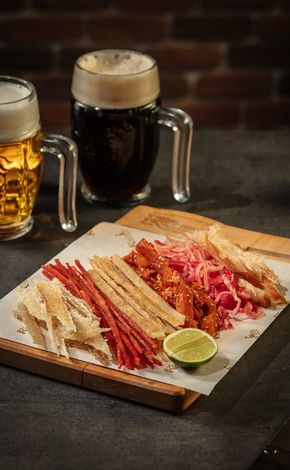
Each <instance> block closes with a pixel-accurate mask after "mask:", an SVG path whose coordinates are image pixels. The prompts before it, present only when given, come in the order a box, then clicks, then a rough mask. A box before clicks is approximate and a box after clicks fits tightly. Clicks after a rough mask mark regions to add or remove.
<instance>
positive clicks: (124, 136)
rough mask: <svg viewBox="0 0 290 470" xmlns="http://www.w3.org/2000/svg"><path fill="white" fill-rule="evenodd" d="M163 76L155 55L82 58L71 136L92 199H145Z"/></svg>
mask: <svg viewBox="0 0 290 470" xmlns="http://www.w3.org/2000/svg"><path fill="white" fill-rule="evenodd" d="M159 91H160V84H159V74H158V69H157V64H156V62H155V60H154V59H152V57H150V56H147V55H145V54H142V53H140V52H135V51H126V50H114V49H113V50H110V49H109V50H103V51H95V52H91V53H88V54H85V55H83V56H81V57H80V58H79V59H78V60H77V62H76V65H75V69H74V74H73V81H72V136H73V139H74V140H75V142H76V143H77V145H78V149H79V160H80V167H81V172H82V175H83V179H84V183H83V185H82V192H83V195H84V196H85V198H86V199H88V200H89V201H107V202H113V203H134V202H138V201H141V200H143V199H145V198H146V197H147V196H148V194H149V192H150V189H149V185H148V180H149V176H150V174H151V172H152V169H153V166H154V163H155V160H156V155H157V151H158V141H159V136H158V134H159V124H158V119H159V116H158V112H159V108H160V100H159Z"/></svg>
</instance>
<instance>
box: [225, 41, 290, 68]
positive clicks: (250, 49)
mask: <svg viewBox="0 0 290 470" xmlns="http://www.w3.org/2000/svg"><path fill="white" fill-rule="evenodd" d="M229 62H230V65H232V66H234V67H255V68H259V67H266V68H272V67H288V66H290V46H288V45H279V46H278V45H268V44H265V45H263V44H261V45H243V46H233V47H231V48H230V52H229Z"/></svg>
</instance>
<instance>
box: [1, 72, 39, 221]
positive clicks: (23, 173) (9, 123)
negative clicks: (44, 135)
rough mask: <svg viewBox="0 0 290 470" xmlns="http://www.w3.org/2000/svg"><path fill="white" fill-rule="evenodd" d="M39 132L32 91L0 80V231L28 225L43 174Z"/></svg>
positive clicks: (11, 81)
mask: <svg viewBox="0 0 290 470" xmlns="http://www.w3.org/2000/svg"><path fill="white" fill-rule="evenodd" d="M39 128H40V124H39V115H38V104H37V101H36V97H35V91H34V88H33V87H31V88H30V87H27V86H26V85H25V86H24V84H22V83H21V81H13V79H10V80H9V81H8V80H7V79H5V78H4V77H2V78H1V77H0V230H1V229H2V230H5V228H6V227H21V226H22V224H23V223H27V220H28V219H29V217H30V214H31V212H32V209H33V207H34V204H35V198H36V195H37V192H38V188H39V184H40V177H41V171H42V154H41V152H40V138H41V134H40V130H39ZM27 225H29V224H27Z"/></svg>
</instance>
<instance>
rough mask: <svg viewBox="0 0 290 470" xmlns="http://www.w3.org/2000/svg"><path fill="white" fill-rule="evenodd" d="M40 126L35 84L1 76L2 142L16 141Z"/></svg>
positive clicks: (31, 133) (0, 114)
mask: <svg viewBox="0 0 290 470" xmlns="http://www.w3.org/2000/svg"><path fill="white" fill-rule="evenodd" d="M39 128H40V123H39V109H38V101H37V96H36V93H35V89H34V87H33V85H32V84H31V83H29V82H25V81H24V80H21V79H17V78H14V77H4V76H2V77H1V76H0V142H7V143H9V142H16V141H19V140H23V139H24V138H27V137H30V136H31V135H33V134H34V133H35V132H37V131H38V130H39Z"/></svg>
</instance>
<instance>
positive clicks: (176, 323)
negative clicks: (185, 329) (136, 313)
mask: <svg viewBox="0 0 290 470" xmlns="http://www.w3.org/2000/svg"><path fill="white" fill-rule="evenodd" d="M112 262H113V263H114V265H115V266H117V267H118V268H119V270H120V271H121V272H122V273H123V274H124V275H125V276H126V277H127V278H128V279H129V280H130V281H131V284H132V286H136V287H138V289H140V291H141V292H142V294H143V295H144V296H146V297H147V299H149V302H150V304H153V305H154V307H155V309H156V311H157V312H158V316H159V317H160V318H161V319H162V320H165V321H166V322H168V323H169V324H170V325H172V326H173V327H174V328H178V327H180V326H183V325H184V322H185V316H184V315H183V314H182V313H179V312H177V311H176V310H175V309H174V308H173V307H171V306H170V305H168V303H167V302H166V301H165V300H163V299H162V297H160V295H158V294H157V293H156V292H155V291H154V290H153V289H151V288H150V287H149V286H148V284H146V282H145V281H143V279H141V278H140V276H138V274H137V273H136V272H135V271H134V270H133V269H132V268H131V267H130V266H128V264H127V263H126V262H125V261H124V260H122V258H120V257H119V256H113V257H112ZM147 299H146V302H147Z"/></svg>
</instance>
